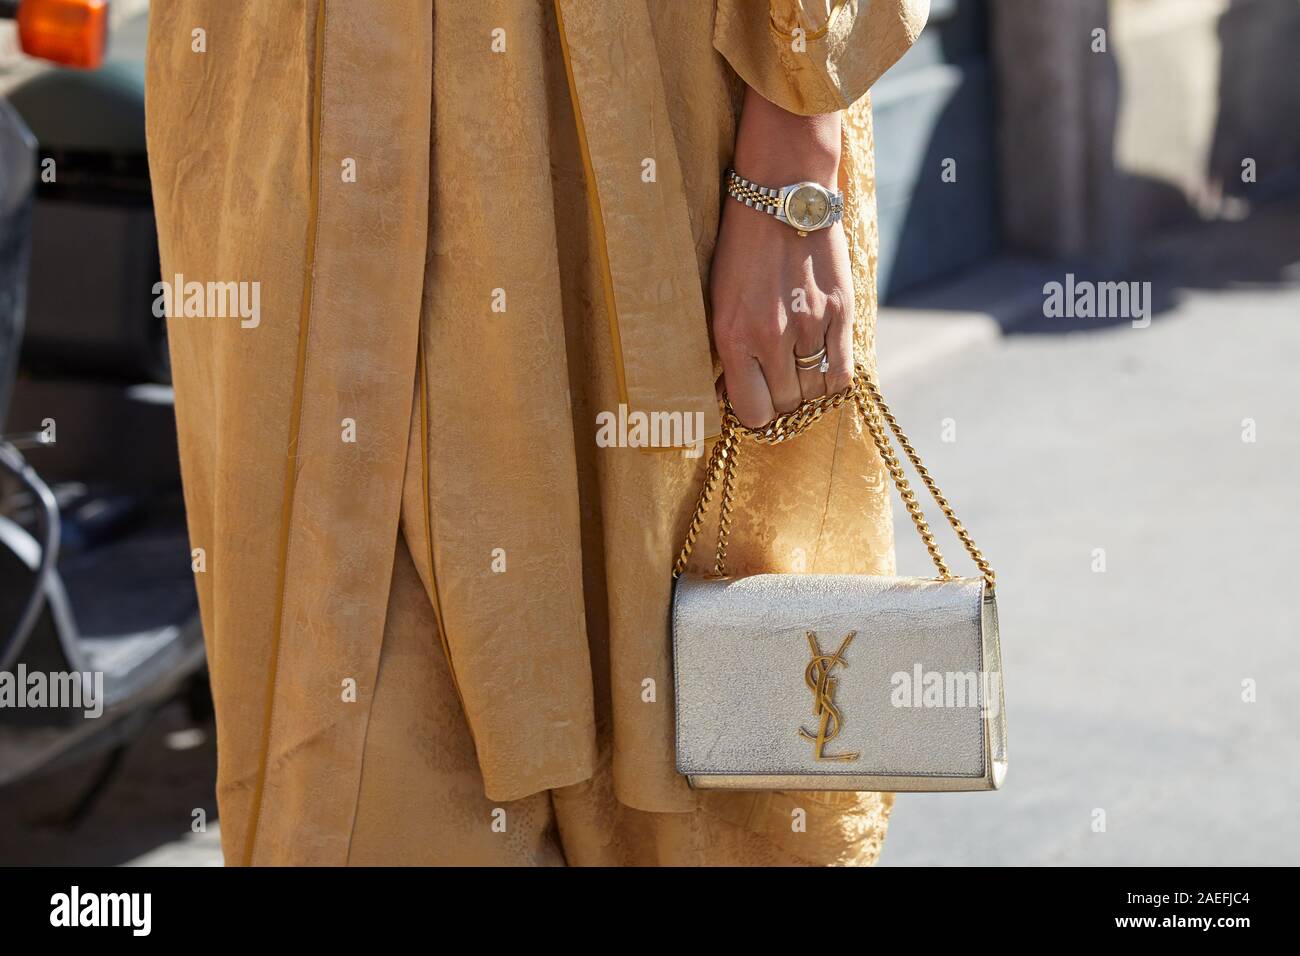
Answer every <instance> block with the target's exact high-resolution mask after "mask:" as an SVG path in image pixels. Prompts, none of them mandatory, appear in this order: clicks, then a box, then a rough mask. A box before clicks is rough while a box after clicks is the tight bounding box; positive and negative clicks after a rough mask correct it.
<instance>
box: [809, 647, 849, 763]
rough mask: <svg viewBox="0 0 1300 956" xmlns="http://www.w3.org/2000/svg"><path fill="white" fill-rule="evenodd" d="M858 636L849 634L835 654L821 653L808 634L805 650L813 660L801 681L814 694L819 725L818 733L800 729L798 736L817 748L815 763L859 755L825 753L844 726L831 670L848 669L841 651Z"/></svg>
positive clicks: (844, 759)
mask: <svg viewBox="0 0 1300 956" xmlns="http://www.w3.org/2000/svg"><path fill="white" fill-rule="evenodd" d="M857 633H858V632H857V631H849V633H848V636H847V637H845V638H844V643H842V644H841V645H840V649H839V650H838V651H836V652H835V653H834V654H823V653H822V649H821V648H820V647H818V646H817V634H816V632H814V631H809V632H808V647H809V649H810V650H811V651H812V660H811V661H809V662H808V666H807V667H806V668H805V669H804V672H803V679H804V683H805V684H807V685H808V689H809V690H810V691H812V693H813V716H815V717H816V718H817V719H818V724H817V733H815V734H810V733H809V732H808V731H806V730H804V729H803V728H802V727H800V728H799V736H800V737H802V738H804V739H805V740H811V741H812V742H813V743H815V744H816V745H817V751H816V759H818V760H841V761H848V760H857V759H858V756H859V755H858V754H828V753H825V749H826V745H827V744H828V743H829V742H830V741H832V740H834V739H835V738H836V737H837V736H839V733H840V727H841V726H842V725H843V723H844V720H843V718H842V717H841V716H840V711H839V708H838V707H836V706H835V687H836V685H838V684H839V681H838V680H835V679H834V678H832V677H831V671H833V670H834V669H835V665H836V664H843V665H844V666H845V667H848V666H849V664H848V661H846V660H845V659H844V652H845V651H846V650H848V647H849V644H851V643H852V642H853V638H854V637H856V636H857Z"/></svg>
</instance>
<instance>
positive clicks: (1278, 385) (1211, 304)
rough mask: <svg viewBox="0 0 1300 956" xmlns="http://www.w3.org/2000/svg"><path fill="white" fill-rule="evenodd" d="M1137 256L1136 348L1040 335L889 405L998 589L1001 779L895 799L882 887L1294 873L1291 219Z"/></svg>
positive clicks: (975, 359) (915, 565)
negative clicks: (922, 867) (1054, 867)
mask: <svg viewBox="0 0 1300 956" xmlns="http://www.w3.org/2000/svg"><path fill="white" fill-rule="evenodd" d="M1155 252H1156V255H1155V256H1154V257H1153V259H1152V261H1151V262H1149V263H1147V264H1146V265H1145V266H1144V267H1143V268H1142V269H1140V270H1138V274H1135V275H1134V276H1132V277H1131V278H1134V279H1139V280H1141V279H1151V280H1154V281H1155V283H1156V293H1157V296H1158V297H1159V298H1160V299H1161V301H1162V302H1163V303H1164V311H1162V312H1161V313H1159V314H1158V315H1157V316H1156V317H1155V319H1154V321H1153V323H1152V324H1151V326H1150V327H1149V328H1146V329H1135V328H1132V327H1131V326H1130V325H1129V324H1118V325H1109V326H1104V325H1103V323H1100V322H1097V321H1096V320H1091V321H1084V322H1080V323H1077V325H1078V326H1079V328H1078V329H1077V330H1075V331H1069V332H1062V331H1061V327H1062V325H1063V324H1065V323H1062V321H1061V320H1050V321H1049V320H1044V319H1041V317H1040V318H1039V320H1038V321H1036V322H1035V323H1033V324H1031V325H1029V326H1024V327H1021V328H1020V329H1019V330H1018V332H1016V333H1015V334H1011V335H1009V336H1008V337H1006V338H1004V339H1002V340H1000V341H998V342H996V343H995V344H993V345H986V346H982V347H973V348H970V349H967V350H966V351H965V352H964V353H963V354H960V355H958V356H955V357H950V358H949V359H947V360H946V361H944V362H943V363H942V364H932V365H930V366H928V367H927V368H925V369H924V371H923V372H919V371H912V372H910V373H908V374H903V375H900V376H898V377H897V379H898V380H897V381H896V382H895V383H894V384H896V385H897V387H893V388H888V391H889V393H890V396H891V399H892V402H893V404H894V406H895V409H896V411H897V413H898V415H899V418H900V419H901V420H902V421H903V423H904V424H905V425H906V426H908V427H909V428H910V429H911V430H912V432H913V438H914V440H915V442H916V443H917V444H918V446H919V447H920V449H921V451H922V453H923V455H924V457H925V459H926V462H927V464H928V465H929V466H930V467H931V470H932V471H933V472H934V473H935V475H936V476H937V477H938V478H940V479H941V484H942V486H943V487H944V488H945V490H947V491H948V492H949V497H950V498H951V500H952V501H953V503H954V504H955V505H956V507H957V508H958V511H959V514H960V515H961V516H962V518H963V520H964V521H965V523H966V525H967V527H968V528H969V529H971V530H972V532H973V533H974V534H975V536H976V540H977V541H978V542H979V544H980V545H981V547H982V548H983V549H984V551H985V553H986V555H987V556H988V557H989V558H990V559H991V560H992V561H993V563H994V566H995V568H996V569H997V571H998V580H999V588H998V595H999V606H1000V612H1001V623H1002V645H1003V653H1004V667H1005V671H1006V677H1005V681H1006V702H1007V716H1008V721H1009V728H1010V739H1009V749H1010V755H1011V769H1010V773H1009V776H1008V781H1007V786H1006V789H1005V790H1004V791H1003V792H1001V793H998V794H953V795H946V794H934V795H930V794H926V795H920V794H918V795H910V796H909V795H904V796H900V797H899V800H898V805H897V809H896V812H895V815H894V822H893V827H892V830H891V834H890V838H889V840H888V841H887V843H886V850H885V854H884V858H883V862H884V863H885V864H886V865H888V864H895V865H897V864H967V863H991V864H1002V863H1025V864H1059V863H1069V864H1120V863H1143V864H1229V863H1236V864H1253V863H1272V864H1282V863H1288V864H1291V865H1295V864H1296V863H1300V821H1298V819H1297V815H1296V808H1295V799H1296V794H1297V792H1300V743H1298V742H1297V736H1296V730H1297V727H1300V651H1298V650H1297V638H1300V597H1298V593H1300V588H1297V586H1296V584H1295V581H1294V573H1295V567H1296V541H1297V538H1298V537H1300V509H1297V507H1296V501H1295V496H1296V490H1297V478H1296V475H1297V472H1300V389H1298V388H1297V382H1296V376H1297V372H1296V370H1297V366H1298V364H1300V203H1297V202H1294V201H1293V202H1291V203H1289V204H1288V205H1287V206H1284V207H1278V208H1275V209H1273V210H1269V211H1266V212H1264V213H1263V214H1262V215H1260V216H1259V217H1257V218H1256V219H1255V220H1253V221H1252V222H1250V223H1248V224H1244V225H1221V226H1216V227H1213V228H1211V229H1209V230H1208V231H1207V230H1202V231H1200V232H1199V233H1197V234H1194V235H1190V236H1188V235H1185V236H1178V237H1174V238H1173V239H1171V240H1170V241H1168V242H1166V243H1163V244H1162V245H1161V247H1160V248H1159V249H1157V250H1156V251H1155ZM1058 278H1060V277H1059V276H1058ZM884 384H885V385H886V386H887V387H888V386H889V385H890V384H891V383H890V381H888V380H887V381H885V382H884ZM945 418H952V419H955V421H956V423H957V432H956V434H957V441H956V442H954V443H951V444H944V443H943V442H942V441H941V440H940V428H941V422H942V421H943V420H944V419H945ZM1247 418H1249V419H1253V420H1254V421H1255V423H1256V427H1257V441H1256V442H1255V443H1253V444H1252V443H1246V442H1243V441H1242V430H1243V426H1242V422H1243V419H1247ZM896 510H897V511H898V513H897V516H896V527H897V535H898V539H899V565H900V568H901V569H902V570H903V571H904V572H905V573H927V572H928V565H927V563H926V555H925V552H924V550H923V548H922V547H921V545H920V544H919V542H918V541H916V540H915V536H914V535H913V534H911V532H910V525H907V524H905V522H906V520H907V519H906V516H905V514H903V513H902V512H901V509H896ZM947 540H948V541H950V542H951V545H950V548H949V550H953V551H955V550H956V548H957V546H956V542H955V540H954V539H952V538H948V539H947ZM1097 548H1104V549H1105V560H1106V570H1105V572H1104V573H1096V572H1094V570H1093V561H1094V549H1097ZM1247 679H1252V680H1254V681H1256V682H1257V687H1258V699H1257V701H1256V702H1255V703H1244V702H1243V701H1242V682H1243V681H1244V680H1247ZM1097 810H1102V811H1104V812H1105V832H1094V831H1093V829H1092V826H1093V819H1094V813H1095V812H1096V811H1097Z"/></svg>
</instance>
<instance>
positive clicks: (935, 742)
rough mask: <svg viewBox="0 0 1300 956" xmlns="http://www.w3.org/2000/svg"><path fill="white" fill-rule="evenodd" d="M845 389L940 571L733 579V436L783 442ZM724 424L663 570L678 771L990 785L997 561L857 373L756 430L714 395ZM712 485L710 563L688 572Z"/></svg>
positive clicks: (998, 689)
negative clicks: (920, 488)
mask: <svg viewBox="0 0 1300 956" xmlns="http://www.w3.org/2000/svg"><path fill="white" fill-rule="evenodd" d="M850 400H851V401H852V402H853V404H854V406H855V407H856V408H857V411H858V414H859V415H860V416H861V418H862V420H863V422H864V423H865V425H866V427H867V430H868V431H869V432H870V434H871V437H872V439H873V440H874V442H875V445H876V448H877V450H878V451H879V452H880V456H881V458H882V459H883V460H884V462H885V466H886V468H887V469H888V470H889V473H890V477H891V478H892V479H893V481H894V485H895V486H896V487H897V488H898V492H899V494H900V495H901V496H902V498H903V503H904V504H905V505H906V506H907V510H908V514H909V515H910V516H911V518H912V522H913V523H914V524H915V525H916V529H917V531H918V532H919V533H920V535H921V538H922V540H923V541H924V542H925V545H926V548H927V549H928V550H929V552H930V557H931V558H932V559H933V561H934V565H935V567H936V568H937V569H938V576H937V577H936V578H894V577H873V576H869V575H852V574H843V575H841V574H757V575H752V576H748V577H741V578H729V577H727V573H726V546H727V534H728V532H729V530H730V524H731V515H730V511H731V504H732V496H733V491H734V487H735V484H734V483H735V468H736V460H737V456H738V453H739V451H740V448H741V441H742V439H744V438H750V439H753V440H755V441H757V442H759V443H762V444H776V443H778V442H782V441H786V440H788V439H790V438H792V437H794V436H795V435H797V434H799V433H800V432H802V431H803V430H804V429H806V428H808V427H810V426H811V425H812V424H814V423H815V422H816V421H817V420H818V419H820V418H821V417H822V416H823V415H825V414H826V413H827V412H829V411H832V410H833V409H836V408H839V407H840V406H841V405H843V404H844V403H845V402H848V401H850ZM722 419H723V420H722V434H721V437H720V438H719V439H718V443H717V445H716V446H715V447H714V449H713V454H712V456H711V457H710V459H709V464H708V468H707V470H706V472H705V480H704V487H703V488H702V489H701V491H700V497H699V501H698V503H697V504H696V508H695V515H694V517H693V518H692V521H691V525H690V528H689V530H688V531H687V535H686V541H685V543H684V544H683V546H682V550H681V554H680V555H679V556H678V558H677V562H676V564H675V565H674V568H673V576H674V577H675V578H677V582H676V585H675V589H674V592H673V607H672V628H673V671H674V675H675V682H676V713H677V769H678V771H679V772H680V773H682V774H684V775H685V776H686V778H687V780H688V781H689V783H690V785H691V786H693V787H699V788H714V789H719V788H721V789H736V790H767V789H774V790H913V791H939V790H996V789H997V788H998V787H1000V786H1001V785H1002V780H1003V778H1004V777H1005V775H1006V769H1007V731H1006V718H1005V715H1004V713H1003V699H1002V680H1001V678H1002V660H1001V651H1000V649H999V646H998V615H997V605H996V603H995V600H994V595H993V585H994V574H993V569H992V568H991V567H989V564H988V562H987V561H986V560H985V559H984V557H983V555H982V554H981V553H980V552H979V549H978V548H976V547H975V542H974V541H973V540H971V537H970V535H969V534H968V533H967V531H966V529H965V528H963V527H962V525H961V522H960V521H958V520H957V516H956V514H955V513H954V512H953V510H952V507H951V506H950V505H949V504H948V502H947V500H946V499H945V498H944V496H943V494H942V493H941V492H940V490H939V488H938V486H937V485H936V484H935V482H934V479H933V478H932V477H931V476H930V473H929V472H928V471H926V469H925V466H924V465H922V464H921V461H920V457H919V456H918V455H917V453H916V450H915V449H914V448H913V447H912V444H911V442H909V441H908V439H907V436H906V435H905V434H903V430H902V429H901V428H900V427H899V424H898V422H897V420H895V418H894V416H893V414H892V413H891V412H890V410H889V406H887V405H886V404H885V402H884V399H883V398H882V397H881V395H880V391H879V390H878V389H877V387H876V385H875V384H874V382H873V381H872V380H871V378H870V376H869V375H868V374H867V372H866V370H865V369H864V368H862V367H861V366H859V367H858V369H857V371H856V373H855V376H854V383H853V385H852V386H851V387H850V388H848V389H846V390H845V391H843V392H838V393H836V394H835V395H829V396H825V397H823V398H819V399H814V400H812V401H809V402H805V403H804V404H803V405H801V406H800V407H799V408H797V409H795V410H794V411H793V412H789V413H787V414H785V415H782V416H780V417H779V418H777V419H776V420H775V421H773V422H771V423H769V424H768V425H766V426H764V427H762V428H758V429H753V428H747V427H746V426H744V425H742V424H741V423H740V422H739V420H738V419H737V418H736V417H735V414H734V413H733V412H732V409H731V406H730V404H729V403H727V402H725V400H724V407H723V414H722ZM890 431H892V432H893V434H894V436H895V438H897V440H898V443H899V445H900V446H901V447H902V449H903V451H904V453H905V454H906V455H907V457H908V459H909V460H910V461H911V463H912V465H913V466H914V467H915V468H916V471H917V474H918V475H920V477H921V479H922V481H924V482H925V485H926V487H927V488H928V489H929V491H930V493H931V495H932V496H933V497H934V500H935V501H936V503H937V504H938V505H939V507H940V509H941V510H942V511H943V513H944V516H945V517H946V518H947V519H948V522H949V524H950V525H951V526H952V528H953V530H954V531H955V532H956V534H957V537H958V538H959V539H960V540H961V542H962V544H963V545H964V546H965V548H966V550H967V552H968V553H969V554H970V556H971V558H972V559H973V560H974V562H975V564H976V566H977V567H978V568H979V570H980V577H970V578H960V577H954V576H953V575H952V574H951V573H950V572H949V570H948V567H947V565H946V564H945V563H944V559H943V556H942V554H941V553H940V552H939V548H938V545H937V544H936V543H935V540H934V535H933V534H932V533H931V531H930V527H929V525H928V524H927V523H926V520H925V516H924V514H923V513H922V511H921V508H920V505H919V504H917V501H916V496H915V495H914V494H913V492H912V490H911V488H910V487H909V485H908V482H907V478H906V477H905V476H904V474H903V469H902V466H901V465H900V463H899V460H898V458H897V456H896V455H895V454H894V452H893V449H892V447H891V444H890V440H889V432H890ZM719 486H720V487H721V501H720V513H719V522H718V549H717V558H716V561H715V564H714V569H713V572H712V573H711V574H709V575H707V576H699V575H693V574H687V573H684V572H686V569H687V564H688V562H689V559H690V556H691V552H692V551H693V549H694V546H695V542H696V540H697V539H698V537H699V535H700V531H701V529H702V527H703V522H704V517H705V515H706V513H707V511H708V507H709V502H710V501H711V499H712V497H713V493H714V491H715V489H717V488H718V487H719Z"/></svg>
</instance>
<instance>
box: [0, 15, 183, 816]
mask: <svg viewBox="0 0 1300 956" xmlns="http://www.w3.org/2000/svg"><path fill="white" fill-rule="evenodd" d="M107 13H108V10H107V2H106V0H0V18H16V19H17V22H18V26H19V36H20V40H21V43H22V46H23V49H24V52H26V53H28V54H30V55H35V56H40V57H42V58H45V59H49V60H52V61H54V62H56V63H59V64H61V68H57V69H48V70H44V71H42V72H39V73H37V74H36V75H33V76H31V77H29V78H27V79H26V80H25V81H23V82H22V83H20V84H18V85H16V86H14V87H13V88H12V89H10V90H9V92H8V95H7V97H6V98H0V425H4V426H5V427H7V428H9V429H11V430H12V431H11V433H10V434H8V435H6V436H4V437H0V786H4V785H6V784H11V783H13V782H15V781H18V780H22V779H24V778H27V777H29V776H30V775H32V774H34V773H37V772H38V771H40V772H45V771H49V770H52V769H54V768H56V767H63V766H67V765H68V764H70V763H72V762H74V761H78V760H83V759H85V758H86V757H87V756H88V755H90V754H96V753H104V752H105V751H106V750H107V751H111V752H112V757H111V758H110V759H109V760H108V761H107V767H106V769H104V770H103V771H102V772H101V773H100V774H99V775H98V776H97V777H96V779H94V780H93V781H89V782H88V787H87V795H86V798H85V799H84V800H83V801H82V802H81V804H80V805H79V807H78V808H73V813H74V815H75V813H77V812H78V811H79V810H80V811H84V809H85V808H86V807H87V806H88V805H89V801H90V800H92V799H93V797H94V795H95V794H96V793H97V792H99V791H100V790H101V789H102V786H103V785H104V784H105V783H106V782H107V779H108V776H109V775H110V774H111V773H112V770H113V769H115V767H116V766H117V763H118V761H119V759H120V757H121V755H122V753H123V752H124V750H125V747H126V745H127V744H128V743H129V742H130V741H131V740H132V739H133V737H134V735H135V734H136V733H137V732H138V731H140V730H141V729H142V728H143V727H144V726H145V725H146V724H147V723H148V721H149V719H150V717H151V716H152V715H153V714H154V713H155V712H156V711H157V709H158V708H160V707H161V706H163V705H165V704H167V703H169V702H171V701H173V700H175V699H176V698H177V697H186V698H188V700H189V701H190V703H191V705H192V707H193V708H194V709H196V710H198V711H200V712H206V708H207V703H208V702H207V699H206V677H205V668H204V653H203V642H202V633H201V629H200V624H199V616H198V603H197V598H196V595H195V589H194V583H193V577H192V569H191V555H190V550H189V545H188V539H187V535H186V529H185V520H184V508H183V504H182V499H181V495H180V475H179V466H178V464H177V455H176V444H175V441H176V439H175V425H174V420H173V414H172V408H171V400H170V392H171V390H170V387H169V384H168V369H167V359H166V356H167V352H166V340H165V327H164V325H163V323H162V320H160V319H158V318H156V317H155V316H154V313H153V309H152V290H153V286H154V283H155V282H157V281H158V255H157V239H156V235H155V233H154V225H153V211H152V206H151V200H150V193H149V179H148V165H147V162H146V157H145V148H144V106H143V103H144V93H143V32H144V24H143V21H141V22H140V23H138V24H136V25H135V29H134V31H133V32H132V31H128V32H126V33H124V34H122V35H115V36H114V38H113V46H112V48H111V49H110V50H109V53H110V55H109V56H108V57H107V59H105V49H106V41H107V31H108V18H107ZM24 452H27V453H28V454H30V456H31V461H30V462H29V461H28V460H27V459H26V458H25V457H24Z"/></svg>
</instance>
